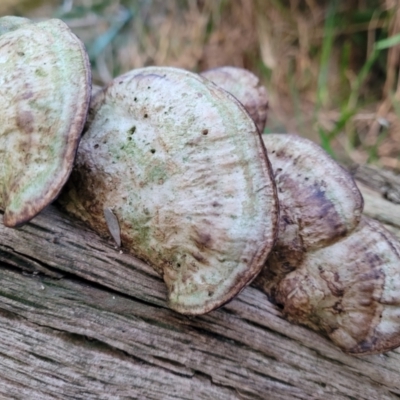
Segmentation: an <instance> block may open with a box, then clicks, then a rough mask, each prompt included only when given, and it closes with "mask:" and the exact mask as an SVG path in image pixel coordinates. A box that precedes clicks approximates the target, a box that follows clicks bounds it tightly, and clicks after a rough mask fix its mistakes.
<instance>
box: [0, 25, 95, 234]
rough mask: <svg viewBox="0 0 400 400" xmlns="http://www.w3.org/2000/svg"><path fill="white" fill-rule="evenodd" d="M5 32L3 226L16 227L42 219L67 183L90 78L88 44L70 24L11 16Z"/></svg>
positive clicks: (0, 135)
mask: <svg viewBox="0 0 400 400" xmlns="http://www.w3.org/2000/svg"><path fill="white" fill-rule="evenodd" d="M0 27H1V28H0V29H2V32H3V33H2V34H1V35H0V109H1V110H2V111H1V113H0V209H2V210H4V217H3V223H4V225H6V226H9V227H14V226H17V225H21V224H23V223H25V222H27V221H29V220H30V219H31V218H33V217H34V216H35V215H36V214H37V213H38V212H40V211H41V210H42V209H43V208H44V207H45V206H46V205H48V204H49V203H50V202H51V201H52V200H53V199H54V198H55V197H56V196H57V195H58V193H59V192H60V190H61V188H62V186H63V185H64V183H65V182H66V180H67V178H68V176H69V174H70V172H71V169H72V165H73V161H74V157H75V154H76V149H77V146H78V142H79V138H80V134H81V132H82V129H83V126H84V123H85V120H86V115H87V111H88V107H89V101H90V90H91V89H90V86H91V74H90V66H89V61H88V57H87V54H86V51H85V49H84V46H83V44H82V43H81V41H80V40H79V39H78V38H77V37H76V36H75V35H74V34H73V33H72V32H71V31H70V29H69V28H68V27H67V25H66V24H65V23H64V22H62V21H60V20H55V19H54V20H49V21H45V22H40V23H29V22H28V21H27V20H25V19H21V20H19V19H17V18H16V17H5V19H3V18H0ZM5 27H8V28H7V29H8V31H6V28H5Z"/></svg>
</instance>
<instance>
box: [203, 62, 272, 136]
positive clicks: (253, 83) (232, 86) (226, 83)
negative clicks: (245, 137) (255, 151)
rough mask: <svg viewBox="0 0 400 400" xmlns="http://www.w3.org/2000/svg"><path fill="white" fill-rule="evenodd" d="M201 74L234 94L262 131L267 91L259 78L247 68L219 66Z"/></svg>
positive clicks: (264, 121) (264, 120) (266, 106)
mask: <svg viewBox="0 0 400 400" xmlns="http://www.w3.org/2000/svg"><path fill="white" fill-rule="evenodd" d="M201 75H202V76H203V77H205V78H207V79H209V80H210V81H212V82H214V83H215V84H216V85H218V86H219V87H221V88H222V89H224V90H226V91H227V92H229V93H230V94H232V95H233V96H235V97H236V98H237V99H238V100H239V101H240V102H241V103H242V104H243V106H244V108H245V109H246V111H247V112H248V113H249V114H250V116H251V118H253V121H254V122H255V124H256V125H257V128H258V130H259V131H260V132H261V133H262V132H263V131H264V128H265V124H266V122H267V112H268V93H267V89H266V88H265V86H263V85H262V84H261V82H260V79H259V78H258V77H257V76H256V75H254V74H253V73H252V72H250V71H248V70H247V69H243V68H237V67H228V66H227V67H219V68H214V69H209V70H207V71H204V72H202V73H201Z"/></svg>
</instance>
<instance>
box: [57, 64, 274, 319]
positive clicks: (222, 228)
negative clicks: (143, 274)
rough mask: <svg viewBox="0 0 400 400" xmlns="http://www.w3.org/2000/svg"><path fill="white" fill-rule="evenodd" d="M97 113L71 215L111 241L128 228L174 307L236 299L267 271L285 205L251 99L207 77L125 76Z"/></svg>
mask: <svg viewBox="0 0 400 400" xmlns="http://www.w3.org/2000/svg"><path fill="white" fill-rule="evenodd" d="M89 115H90V116H89V122H88V130H87V132H86V133H85V134H84V135H83V138H82V141H81V144H80V146H79V151H78V156H77V161H76V167H75V168H74V171H73V174H72V176H71V178H72V179H71V181H70V182H69V189H68V192H67V193H66V195H65V197H64V199H63V202H64V204H65V205H66V207H67V209H68V210H69V211H70V212H73V213H74V214H75V215H77V216H78V217H80V218H81V219H83V220H85V221H86V222H88V223H89V224H90V225H91V226H92V227H93V228H94V229H95V230H97V231H98V232H99V233H101V234H103V235H108V228H107V221H109V225H112V227H111V226H110V230H111V231H112V232H113V236H114V237H118V236H119V235H118V232H117V234H116V232H115V229H116V226H118V225H119V228H120V238H121V240H122V245H123V246H124V247H126V248H128V249H130V251H131V252H132V253H133V254H135V255H137V256H138V257H140V258H142V259H144V260H146V261H147V262H149V263H150V264H151V265H153V266H154V268H155V269H156V270H157V271H158V272H159V273H160V274H161V275H162V276H163V277H164V280H165V282H166V284H167V286H168V291H169V304H170V306H171V307H172V308H173V309H175V310H177V311H179V312H182V313H186V314H201V313H205V312H208V311H210V310H212V309H214V308H216V307H219V306H221V305H222V304H224V303H225V302H227V301H228V300H230V299H231V298H232V297H233V296H235V295H236V294H237V293H238V292H239V291H240V290H241V289H242V288H243V287H244V286H245V285H246V284H247V283H249V281H251V280H252V279H253V278H254V277H255V275H256V274H257V273H258V272H259V271H260V269H261V267H262V265H263V264H264V262H265V260H266V257H267V255H268V253H269V251H270V249H271V247H272V245H273V242H274V238H275V233H276V225H277V208H278V206H277V198H276V192H275V186H274V182H273V179H272V177H271V171H270V166H269V162H268V160H267V157H266V154H265V149H264V147H263V145H262V141H261V138H260V135H259V133H258V131H257V129H256V127H255V125H254V122H253V121H252V120H251V118H250V117H249V115H248V114H247V113H246V111H245V110H244V108H243V107H242V106H241V104H240V103H239V102H238V101H237V100H236V99H234V98H233V97H232V96H231V95H229V94H228V93H226V92H225V91H223V90H222V89H219V88H218V87H216V86H215V85H214V84H212V83H211V82H209V81H208V80H206V79H203V78H201V77H200V76H198V75H195V74H192V73H190V72H187V71H183V70H179V69H174V68H157V67H150V68H145V69H139V70H135V71H132V72H130V73H127V74H126V75H123V76H121V77H119V78H116V79H115V80H114V81H113V82H112V83H111V84H110V85H109V86H108V87H107V88H105V89H104V90H103V91H102V92H100V93H98V94H97V96H96V97H95V98H94V101H93V104H92V107H91V111H90V113H89ZM112 215H113V216H114V217H115V218H116V219H115V218H111V216H112ZM105 216H106V217H107V220H106V217H105ZM116 221H118V225H117V224H116Z"/></svg>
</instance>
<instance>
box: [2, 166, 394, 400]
mask: <svg viewBox="0 0 400 400" xmlns="http://www.w3.org/2000/svg"><path fill="white" fill-rule="evenodd" d="M354 173H355V176H356V178H359V180H360V187H361V189H362V192H363V194H364V198H365V214H367V215H369V216H372V217H373V218H375V219H378V220H380V221H381V222H383V223H384V224H385V225H386V227H387V228H388V229H390V230H391V231H392V232H394V233H395V234H396V235H398V236H399V237H400V204H397V203H400V201H397V200H398V199H400V197H396V196H398V195H399V193H400V184H399V181H398V179H399V178H398V177H395V176H392V175H391V174H388V173H387V172H381V171H379V170H371V169H368V168H360V169H358V170H357V171H355V172H354ZM0 266H1V268H0V282H1V287H0V397H1V398H7V399H14V398H15V399H28V398H29V399H40V400H42V399H69V398H70V399H85V400H86V399H136V398H138V399H157V400H158V399H332V400H333V399H335V400H336V399H398V398H400V351H399V350H395V351H391V352H388V353H386V354H383V355H374V356H365V357H353V356H349V355H346V354H344V353H342V352H341V351H340V350H338V349H337V348H335V347H334V346H333V345H332V344H331V342H329V341H328V340H327V339H325V338H323V337H321V336H320V335H318V334H317V333H315V332H312V331H310V330H308V329H307V328H304V327H301V326H296V325H293V324H290V323H289V322H287V321H286V320H285V319H283V317H282V315H281V313H280V310H279V309H278V308H277V307H276V306H274V305H273V304H271V303H269V302H268V300H267V298H266V296H265V295H264V294H263V293H261V292H260V291H258V290H257V289H256V288H254V287H248V288H246V289H245V290H244V291H243V292H242V293H241V294H240V295H239V296H238V297H237V298H236V299H234V300H233V301H231V302H230V303H228V304H227V305H225V306H224V307H222V308H221V309H219V310H216V311H214V312H211V313H210V314H208V315H204V316H201V317H191V318H190V317H185V316H182V315H179V314H177V313H175V312H173V311H171V310H169V309H168V308H167V306H166V303H165V297H166V291H165V287H164V284H163V282H162V280H161V279H160V277H159V276H158V275H157V274H156V273H155V272H154V271H153V269H152V268H151V267H149V266H148V265H146V264H145V263H143V262H141V261H140V260H137V259H135V258H134V257H132V256H131V255H128V254H125V253H123V252H122V251H120V250H119V249H117V248H115V247H114V244H113V242H112V241H107V240H104V239H101V238H99V237H98V236H97V235H96V234H95V233H93V232H91V231H90V230H89V229H88V228H86V227H85V226H84V225H83V224H81V223H79V222H77V221H75V220H73V219H72V218H70V217H69V216H67V215H66V214H65V213H63V212H62V211H60V210H58V209H57V208H56V207H54V206H50V207H48V209H46V210H45V211H44V212H43V213H41V214H40V215H39V216H38V217H36V218H35V219H34V220H33V221H32V222H31V223H29V224H27V225H25V226H24V227H22V228H20V229H17V230H13V229H8V228H5V227H4V226H3V225H1V224H0Z"/></svg>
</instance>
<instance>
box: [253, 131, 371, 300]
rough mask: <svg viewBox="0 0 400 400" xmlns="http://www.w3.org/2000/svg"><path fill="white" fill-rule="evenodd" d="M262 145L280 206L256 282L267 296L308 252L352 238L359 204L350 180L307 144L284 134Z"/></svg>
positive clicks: (266, 137) (265, 137)
mask: <svg viewBox="0 0 400 400" xmlns="http://www.w3.org/2000/svg"><path fill="white" fill-rule="evenodd" d="M263 140H264V143H265V146H266V148H267V151H268V156H269V159H270V161H271V165H272V169H273V172H274V176H275V182H276V186H277V192H278V198H279V205H280V217H279V234H278V239H277V242H276V244H275V246H274V249H273V251H272V253H271V256H270V257H269V259H268V262H267V266H266V267H265V268H264V270H263V272H262V274H261V277H260V279H261V278H262V279H263V280H264V284H263V286H264V289H265V290H266V291H267V292H268V293H269V294H271V291H272V290H273V287H274V286H275V285H276V282H277V281H279V280H280V279H282V277H283V276H284V275H285V274H286V273H288V272H290V271H291V270H293V269H296V268H297V267H298V265H299V264H300V263H301V260H302V258H303V256H304V254H305V253H306V252H307V251H310V250H315V249H318V248H322V247H325V246H327V245H329V244H332V243H334V242H336V241H338V240H340V239H341V238H343V237H345V236H346V235H348V234H349V233H350V232H352V231H353V230H354V229H355V228H356V227H357V225H358V223H359V221H360V218H361V213H362V210H363V205H364V203H363V199H362V196H361V193H360V191H359V190H358V188H357V186H356V184H355V182H354V180H353V178H352V177H351V176H350V174H349V173H348V172H347V171H346V170H345V169H344V168H342V167H341V166H340V165H339V164H338V163H336V162H335V161H334V160H333V159H332V158H331V157H330V156H329V155H328V154H327V153H326V152H325V151H324V150H323V149H322V148H321V147H319V146H318V145H317V144H315V143H313V142H312V141H311V140H308V139H305V138H302V137H300V136H297V135H288V134H268V135H263Z"/></svg>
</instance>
